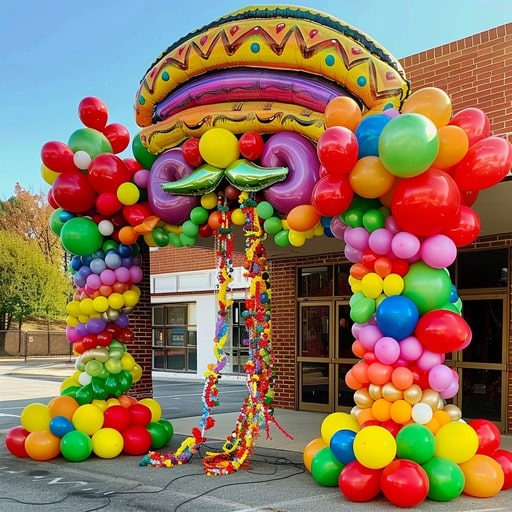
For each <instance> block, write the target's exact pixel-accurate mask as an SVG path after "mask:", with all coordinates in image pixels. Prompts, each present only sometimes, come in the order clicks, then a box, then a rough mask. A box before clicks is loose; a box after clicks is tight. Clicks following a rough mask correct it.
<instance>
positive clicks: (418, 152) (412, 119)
mask: <svg viewBox="0 0 512 512" xmlns="http://www.w3.org/2000/svg"><path fill="white" fill-rule="evenodd" d="M438 151H439V135H438V133H437V128H436V125H435V124H434V123H433V122H432V121H431V120H430V119H429V118H428V117H426V116H424V115H422V114H416V113H407V114H401V115H399V116H396V117H394V118H393V119H391V121H389V122H388V123H387V124H386V126H384V128H383V130H382V132H381V134H380V137H379V158H380V160H381V162H382V165H384V167H385V168H386V169H387V170H388V171H389V172H390V173H391V174H394V175H395V176H398V177H400V178H411V177H413V176H418V175H419V174H421V173H422V172H424V171H426V170H427V169H428V168H429V167H430V166H431V165H432V163H433V162H434V160H435V159H436V156H437V153H438Z"/></svg>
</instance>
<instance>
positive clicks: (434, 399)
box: [420, 389, 441, 411]
mask: <svg viewBox="0 0 512 512" xmlns="http://www.w3.org/2000/svg"><path fill="white" fill-rule="evenodd" d="M440 398H441V397H440V396H439V393H438V392H437V391H434V390H433V389H424V390H423V393H422V395H421V400H420V402H423V403H424V404H428V405H430V407H432V410H433V411H436V410H437V409H439V400H440Z"/></svg>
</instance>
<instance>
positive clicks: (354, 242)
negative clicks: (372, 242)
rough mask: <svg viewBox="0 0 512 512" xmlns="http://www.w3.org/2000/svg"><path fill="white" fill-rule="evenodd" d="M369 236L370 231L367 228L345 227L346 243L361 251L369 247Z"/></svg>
mask: <svg viewBox="0 0 512 512" xmlns="http://www.w3.org/2000/svg"><path fill="white" fill-rule="evenodd" d="M369 238H370V234H369V233H368V231H366V229H365V228H362V227H357V228H351V227H347V229H345V234H344V239H345V243H346V244H348V245H350V246H352V247H353V248H354V249H357V250H359V251H366V249H368V240H369Z"/></svg>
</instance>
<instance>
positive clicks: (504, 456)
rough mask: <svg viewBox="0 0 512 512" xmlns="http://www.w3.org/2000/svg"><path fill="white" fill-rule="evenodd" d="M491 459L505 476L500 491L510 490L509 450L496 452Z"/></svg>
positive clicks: (510, 467) (511, 465)
mask: <svg viewBox="0 0 512 512" xmlns="http://www.w3.org/2000/svg"><path fill="white" fill-rule="evenodd" d="M492 457H493V459H494V460H495V461H497V462H498V464H499V465H500V466H501V467H502V468H503V473H504V474H505V481H504V482H503V487H502V489H510V488H512V452H511V451H509V450H496V451H495V452H494V455H493V456H492Z"/></svg>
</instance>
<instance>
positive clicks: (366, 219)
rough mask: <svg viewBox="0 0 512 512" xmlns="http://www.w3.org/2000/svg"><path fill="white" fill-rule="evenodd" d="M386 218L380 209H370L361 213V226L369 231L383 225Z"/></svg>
mask: <svg viewBox="0 0 512 512" xmlns="http://www.w3.org/2000/svg"><path fill="white" fill-rule="evenodd" d="M385 224H386V218H385V217H384V215H383V213H382V212H381V211H380V210H376V209H371V210H367V211H366V212H364V214H363V227H364V228H365V229H366V231H369V232H370V233H371V232H372V231H375V230H376V229H381V228H383V227H385Z"/></svg>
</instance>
